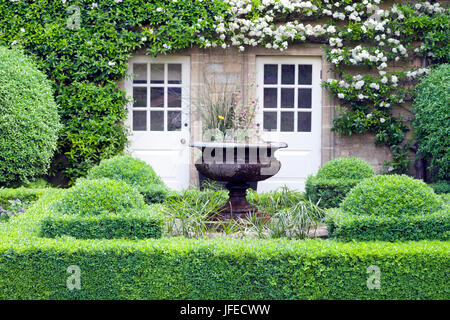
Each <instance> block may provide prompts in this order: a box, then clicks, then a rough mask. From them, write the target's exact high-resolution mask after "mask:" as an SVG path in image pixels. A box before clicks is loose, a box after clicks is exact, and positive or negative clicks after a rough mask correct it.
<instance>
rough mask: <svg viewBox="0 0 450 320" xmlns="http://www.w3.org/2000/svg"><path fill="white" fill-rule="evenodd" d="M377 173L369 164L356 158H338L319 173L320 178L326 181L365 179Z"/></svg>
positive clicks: (326, 164) (325, 165)
mask: <svg viewBox="0 0 450 320" xmlns="http://www.w3.org/2000/svg"><path fill="white" fill-rule="evenodd" d="M374 174H375V172H374V171H373V168H372V167H371V166H370V164H369V163H367V162H366V161H364V160H362V159H359V158H355V157H349V158H336V159H333V160H331V161H328V162H327V163H325V164H324V165H323V166H322V167H321V168H320V169H319V171H318V172H317V177H318V178H325V179H358V180H361V179H364V178H369V177H371V176H373V175H374Z"/></svg>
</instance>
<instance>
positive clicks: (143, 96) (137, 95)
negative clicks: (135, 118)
mask: <svg viewBox="0 0 450 320" xmlns="http://www.w3.org/2000/svg"><path fill="white" fill-rule="evenodd" d="M133 99H134V103H133V107H135V108H145V107H147V88H136V87H134V88H133Z"/></svg>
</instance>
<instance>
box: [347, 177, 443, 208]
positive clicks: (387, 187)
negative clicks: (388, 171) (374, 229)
mask: <svg viewBox="0 0 450 320" xmlns="http://www.w3.org/2000/svg"><path fill="white" fill-rule="evenodd" d="M443 203H444V202H443V201H442V198H441V197H439V196H438V195H436V194H435V193H434V191H433V189H432V188H431V187H429V186H428V185H427V184H425V183H424V182H423V181H422V180H417V179H414V178H411V177H408V176H406V175H386V176H384V175H379V176H375V177H372V178H368V179H364V180H363V181H362V182H360V183H359V184H358V185H357V186H355V187H354V188H353V189H352V190H351V191H350V192H349V193H348V194H347V196H346V197H345V199H344V201H342V203H341V205H340V208H341V209H342V210H344V211H346V212H349V213H352V214H354V215H364V214H365V215H376V216H391V217H399V216H402V215H410V216H411V215H417V214H429V213H433V212H435V211H437V210H439V209H441V208H442V206H443Z"/></svg>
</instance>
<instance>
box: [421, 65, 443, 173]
mask: <svg viewBox="0 0 450 320" xmlns="http://www.w3.org/2000/svg"><path fill="white" fill-rule="evenodd" d="M414 113H415V117H414V121H413V126H414V130H415V133H416V136H417V142H418V146H419V152H420V153H421V154H422V155H423V156H424V157H425V158H426V159H427V160H428V162H429V163H430V166H429V168H430V169H431V172H432V174H433V177H434V179H435V180H450V64H443V65H440V66H439V67H437V68H435V69H434V70H433V71H431V73H430V74H429V75H428V76H427V77H426V78H424V79H423V80H422V81H421V82H420V83H419V85H418V86H417V92H416V97H415V100H414Z"/></svg>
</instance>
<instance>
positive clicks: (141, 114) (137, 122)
mask: <svg viewBox="0 0 450 320" xmlns="http://www.w3.org/2000/svg"><path fill="white" fill-rule="evenodd" d="M133 130H134V131H145V130H147V111H133Z"/></svg>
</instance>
